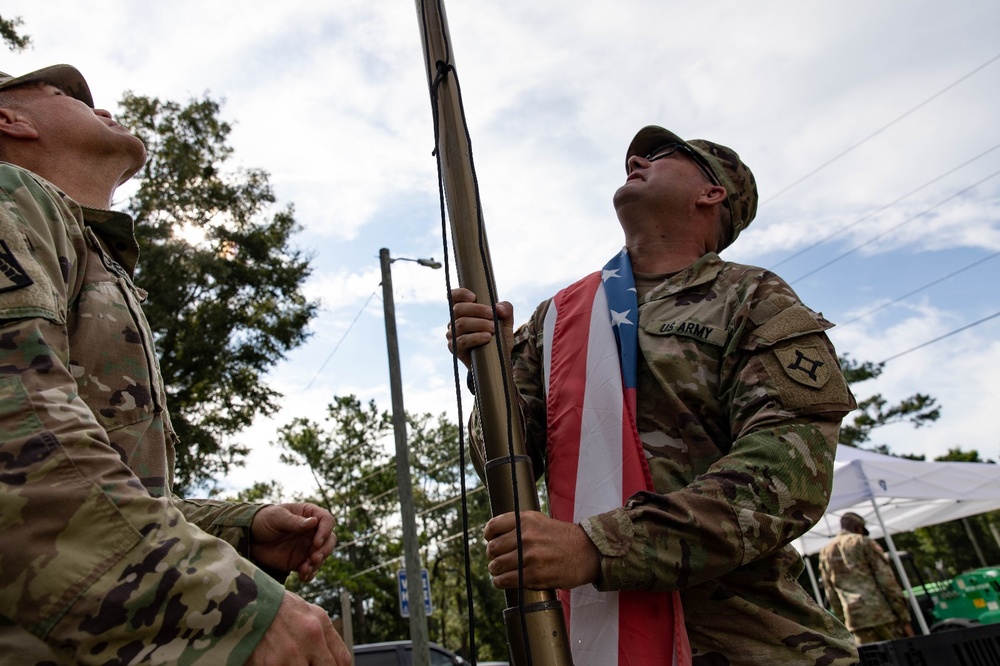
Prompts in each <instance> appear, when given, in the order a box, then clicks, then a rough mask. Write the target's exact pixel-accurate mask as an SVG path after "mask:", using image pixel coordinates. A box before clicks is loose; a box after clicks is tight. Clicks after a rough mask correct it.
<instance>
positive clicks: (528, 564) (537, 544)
mask: <svg viewBox="0 0 1000 666" xmlns="http://www.w3.org/2000/svg"><path fill="white" fill-rule="evenodd" d="M483 536H484V537H485V538H486V540H487V542H488V543H487V544H486V557H487V558H488V559H489V560H490V564H489V571H490V575H491V576H493V586H494V587H497V588H500V589H502V590H512V589H516V588H517V585H518V574H517V532H516V530H515V524H514V514H513V513H504V514H501V515H499V516H497V517H496V518H493V519H492V520H490V522H488V523H486V527H485V529H484V530H483ZM521 553H522V555H523V557H524V586H525V587H527V588H530V589H532V590H549V589H560V590H570V589H573V588H574V587H579V586H580V585H586V584H587V583H593V582H594V581H596V580H597V576H598V574H599V573H600V566H601V556H600V553H599V552H598V550H597V546H595V545H594V542H593V541H591V540H590V537H589V536H587V533H586V532H584V531H583V528H582V527H580V526H579V525H577V524H575V523H567V522H565V521H562V520H556V519H555V518H549V517H548V516H546V515H545V514H543V513H539V512H538V511H523V512H521Z"/></svg>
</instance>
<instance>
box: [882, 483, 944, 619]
mask: <svg viewBox="0 0 1000 666" xmlns="http://www.w3.org/2000/svg"><path fill="white" fill-rule="evenodd" d="M872 507H873V508H874V509H875V517H876V518H878V524H879V527H881V528H882V534H884V535H885V542H886V544H887V545H888V546H889V554H890V555H891V556H892V561H893V563H894V564H895V565H896V571H897V572H899V579H900V580H901V581H903V587H904V588H906V594H907V596H909V598H910V607H911V608H912V609H913V615H914V617H915V618H916V620H917V624H918V625H919V626H920V632H921V633H922V634H923V635H925V636H926V635H928V634H929V633H931V631H930V629H928V628H927V620H925V619H924V614H923V613H922V612H921V611H920V604H918V603H917V597H916V596H915V595H914V594H913V588H912V587H910V578H909V576H907V575H906V569H904V568H903V563H902V562H900V560H899V553H897V552H896V544H895V543H893V541H892V535H890V534H889V530H887V529H886V528H885V523H884V522H882V514H881V513H880V512H879V510H878V502H876V501H875V498H874V497H873V498H872Z"/></svg>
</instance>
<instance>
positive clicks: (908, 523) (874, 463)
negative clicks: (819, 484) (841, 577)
mask: <svg viewBox="0 0 1000 666" xmlns="http://www.w3.org/2000/svg"><path fill="white" fill-rule="evenodd" d="M873 499H874V500H875V502H876V503H877V504H878V511H879V514H881V517H882V522H883V523H884V524H885V527H886V529H887V530H888V531H889V533H890V534H897V533H899V532H909V531H912V530H915V529H916V528H918V527H926V526H928V525H936V524H938V523H944V522H947V521H949V520H957V519H958V518H963V517H965V516H971V515H975V514H978V513H984V512H986V511H992V510H994V509H1000V465H993V464H990V463H970V462H923V461H919V460H907V459H905V458H894V457H892V456H886V455H882V454H880V453H875V452H873V451H864V450H862V449H856V448H854V447H850V446H839V447H837V459H836V461H835V462H834V472H833V493H832V496H831V498H830V504H829V506H828V507H827V511H826V514H825V515H824V516H823V517H822V518H821V519H820V521H819V522H818V523H817V524H816V525H815V527H813V529H812V530H810V531H809V532H807V533H806V534H804V535H803V536H802V537H801V538H799V539H796V540H795V541H794V542H793V545H794V546H795V547H796V548H797V549H798V551H799V552H800V553H802V554H803V555H811V554H813V553H818V552H819V551H820V550H821V549H822V548H823V546H825V545H826V543H827V542H828V541H829V540H830V539H832V538H833V537H834V536H836V535H837V533H838V532H839V531H840V517H841V516H842V515H844V514H845V513H847V512H848V511H853V512H854V513H857V514H859V515H860V516H862V517H864V519H865V521H866V522H867V527H868V531H869V532H870V533H871V534H870V536H871V537H872V538H873V539H877V538H879V537H882V536H885V534H884V533H883V531H882V527H881V525H880V524H879V520H878V518H877V517H876V516H875V509H874V507H873V506H872V500H873Z"/></svg>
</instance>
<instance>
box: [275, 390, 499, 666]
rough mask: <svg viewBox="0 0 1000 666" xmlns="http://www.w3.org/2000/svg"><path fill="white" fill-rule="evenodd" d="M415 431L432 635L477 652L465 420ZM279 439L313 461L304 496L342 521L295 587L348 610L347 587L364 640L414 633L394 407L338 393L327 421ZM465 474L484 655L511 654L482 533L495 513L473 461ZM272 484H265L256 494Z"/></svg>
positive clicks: (303, 424) (410, 427) (292, 457)
mask: <svg viewBox="0 0 1000 666" xmlns="http://www.w3.org/2000/svg"><path fill="white" fill-rule="evenodd" d="M407 434H408V437H407V440H408V442H407V444H408V447H409V452H410V466H411V475H412V479H413V489H414V505H415V510H416V514H417V520H418V528H417V531H418V533H419V535H420V545H421V546H422V551H421V560H422V562H423V564H424V566H425V568H427V569H428V571H429V573H430V578H431V588H432V601H433V606H434V612H433V613H432V615H431V616H430V617H429V618H428V620H429V622H428V629H429V632H430V638H431V639H432V640H435V641H437V642H439V643H441V644H443V645H446V646H448V647H450V648H452V649H453V650H456V651H457V652H459V653H461V654H463V655H464V656H466V657H471V643H470V636H469V622H468V597H469V594H468V586H467V584H466V577H465V548H464V544H463V540H462V538H461V537H462V534H463V530H462V511H461V506H462V505H461V501H460V499H459V498H460V493H459V490H460V480H461V469H462V466H461V464H460V460H459V455H458V428H457V426H455V425H454V424H453V423H450V422H448V420H447V419H445V418H444V417H443V416H438V417H436V418H435V417H432V416H431V415H429V414H424V415H421V416H413V415H407ZM280 438H281V439H280V445H281V446H282V448H283V449H284V451H285V453H283V454H282V460H283V461H284V462H286V463H289V464H293V465H300V466H305V467H308V468H309V470H310V471H311V472H312V475H313V478H314V479H315V481H316V487H315V488H313V489H312V490H310V491H308V493H309V494H307V495H304V496H300V497H297V499H300V500H301V499H308V500H310V501H314V502H316V503H317V504H320V505H322V506H325V507H326V508H327V509H328V510H329V511H330V512H331V513H332V514H333V515H334V517H335V519H336V521H337V528H336V534H337V544H338V545H337V547H336V549H335V551H334V556H333V557H331V558H329V559H328V560H327V562H326V563H325V564H324V565H323V567H322V569H321V570H320V571H319V572H318V574H317V576H316V578H315V579H314V580H313V581H312V582H311V583H309V584H306V585H301V584H299V583H297V582H295V581H293V582H292V586H293V588H295V589H296V591H297V592H298V593H299V594H301V595H302V596H304V597H305V598H307V599H309V600H310V601H312V602H313V603H316V604H318V605H320V606H322V607H324V608H326V609H327V611H328V612H330V613H331V615H333V616H338V615H339V614H340V601H339V592H340V590H341V589H346V590H347V591H348V592H349V593H350V596H351V599H352V604H353V608H354V610H353V614H352V615H353V628H354V639H355V642H356V643H365V642H372V641H380V640H397V639H405V638H408V637H409V629H408V627H407V624H406V621H405V620H403V619H402V618H401V617H400V615H399V599H398V594H397V590H396V570H397V569H400V568H402V567H403V563H402V559H403V558H402V553H403V544H402V542H401V531H402V530H401V528H400V525H399V514H400V511H399V493H398V492H397V483H396V468H395V462H394V456H393V455H392V453H391V452H390V449H392V450H393V451H394V447H392V421H391V419H390V417H389V414H388V413H387V412H384V411H381V410H379V409H378V407H377V406H376V405H375V403H374V402H372V401H369V402H368V403H367V404H362V403H361V401H360V400H358V398H356V397H355V396H353V395H351V396H345V397H337V398H335V399H334V402H333V403H332V404H330V406H329V408H328V415H327V418H326V419H325V421H324V422H323V423H316V422H313V421H310V420H308V419H297V420H296V421H294V422H293V423H291V424H289V425H288V426H287V427H285V428H284V429H282V431H281V433H280ZM466 462H467V463H469V462H470V461H466ZM466 473H467V484H468V490H469V493H468V527H469V534H470V535H471V537H472V538H471V549H470V563H469V564H470V569H471V570H472V576H471V578H472V588H473V592H472V598H473V602H474V605H475V616H476V626H477V629H476V641H477V653H478V656H479V657H480V658H487V657H492V658H503V657H504V656H505V655H506V643H505V641H506V638H505V633H504V629H503V624H502V611H503V608H504V606H505V601H504V596H503V594H502V593H501V592H499V591H498V590H495V589H493V588H492V585H491V584H490V579H489V574H488V572H487V570H486V564H487V563H486V556H485V550H484V549H483V548H482V542H481V539H480V538H478V536H479V535H480V534H481V532H482V528H483V525H485V523H486V520H488V518H489V515H490V513H489V506H488V497H487V494H486V493H485V492H483V486H482V483H481V482H480V481H479V479H478V477H476V476H475V474H474V473H473V472H472V470H471V464H467V465H466ZM268 490H269V487H268V486H262V487H261V488H258V489H257V492H258V493H261V492H264V493H265V494H266V492H267V491H268Z"/></svg>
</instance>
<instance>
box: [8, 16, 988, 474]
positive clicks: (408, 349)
mask: <svg viewBox="0 0 1000 666" xmlns="http://www.w3.org/2000/svg"><path fill="white" fill-rule="evenodd" d="M446 9H447V13H448V19H449V24H450V31H451V36H452V40H453V43H454V48H455V54H456V56H455V62H456V65H457V68H458V74H459V77H460V80H461V84H462V90H463V93H464V101H465V107H466V113H467V116H468V120H469V127H470V131H471V134H472V141H473V150H474V152H475V159H476V165H477V167H478V176H479V181H480V185H481V188H482V189H481V192H482V200H483V202H484V212H485V219H486V226H487V231H488V234H489V238H490V244H491V252H492V256H493V262H494V269H495V271H496V274H497V285H498V289H499V291H500V293H501V294H502V296H503V297H504V298H506V299H509V300H511V301H512V302H513V303H514V306H515V316H516V318H517V320H518V321H519V322H520V321H523V320H524V319H525V318H526V317H527V316H528V315H529V314H530V312H531V310H532V309H533V308H534V306H535V305H536V304H537V303H538V302H539V301H540V300H542V299H544V298H546V297H548V296H550V295H551V294H553V293H554V292H555V291H556V290H558V289H559V288H560V287H561V286H564V285H565V284H567V283H569V282H571V281H573V280H574V279H576V278H578V277H580V276H581V275H582V274H584V273H587V272H590V271H591V270H595V269H597V268H598V267H600V265H602V264H603V263H604V261H605V260H606V259H607V258H608V257H609V256H610V255H611V254H613V253H614V252H615V251H617V250H618V248H619V247H620V246H621V244H622V235H621V230H620V228H619V227H618V224H617V222H616V220H615V217H614V210H613V208H612V206H611V194H612V193H613V192H614V190H615V189H616V188H617V187H618V185H619V184H620V183H621V182H622V179H623V178H624V170H623V161H624V151H625V147H626V146H627V145H628V142H629V140H630V139H631V137H632V135H633V134H634V133H635V131H636V130H637V129H638V128H640V127H641V126H643V125H646V124H651V123H652V124H660V125H664V126H666V127H669V128H670V129H672V130H674V131H675V132H677V133H678V134H680V135H682V136H685V137H688V138H708V139H712V140H715V141H717V142H720V143H724V144H726V145H729V146H732V147H733V148H735V149H736V150H737V151H738V152H739V153H740V154H741V156H742V157H743V159H744V160H745V161H746V163H747V164H749V165H750V166H751V168H752V169H753V171H754V173H755V175H756V177H757V181H758V185H759V188H760V193H761V202H762V204H761V207H760V211H759V213H758V217H757V219H756V221H755V222H754V223H753V225H752V226H751V227H750V228H749V229H748V230H747V231H746V232H744V234H743V235H742V236H741V237H740V239H739V240H738V241H737V243H736V244H735V245H734V246H733V247H731V248H730V249H728V250H727V251H726V252H725V253H724V258H726V259H729V260H732V261H739V262H743V263H749V264H755V265H761V266H767V267H775V266H776V269H775V270H776V272H778V273H779V274H780V275H782V276H783V277H785V278H786V279H787V280H789V281H790V282H791V283H792V285H793V287H794V288H795V289H796V291H798V293H799V295H800V296H801V297H802V299H803V300H804V301H805V302H806V303H807V304H808V305H809V306H810V307H812V308H813V309H815V310H819V311H822V312H823V313H824V314H825V315H826V316H827V317H828V318H829V319H831V320H832V321H834V322H847V321H849V320H851V319H854V318H855V317H857V316H858V315H861V314H863V313H865V312H867V311H869V310H871V309H873V308H875V307H878V306H880V305H884V304H889V305H887V306H886V307H884V308H883V309H881V310H879V311H878V312H876V313H874V314H871V315H869V316H866V317H863V318H861V319H858V320H857V321H854V322H852V323H850V324H849V325H846V326H842V327H838V328H835V329H834V330H833V331H832V333H831V337H832V339H833V341H834V343H835V344H836V346H837V348H838V351H840V352H841V353H848V354H850V355H851V356H853V357H854V358H856V359H860V360H868V361H881V360H884V359H886V358H890V357H892V356H894V355H896V354H899V353H900V352H904V351H907V350H910V349H912V348H914V347H916V346H918V345H921V344H923V343H925V342H927V341H929V340H932V339H934V338H936V337H939V336H942V335H946V334H948V333H950V332H952V331H955V330H957V329H959V328H961V327H963V326H966V325H968V324H971V323H973V322H975V321H978V320H980V319H984V318H987V317H990V316H992V315H994V314H996V313H998V312H1000V297H998V296H997V288H996V286H995V285H996V283H997V282H998V279H1000V258H995V259H993V258H989V257H991V256H992V255H993V254H995V253H997V252H998V251H1000V221H998V220H1000V196H998V195H1000V175H996V172H998V170H1000V149H995V150H992V151H991V150H990V149H991V148H994V147H996V146H998V144H1000V125H998V123H997V121H996V118H997V117H1000V93H998V92H997V91H998V90H1000V59H997V57H998V56H1000V42H998V41H997V39H996V33H997V29H998V28H1000V5H998V4H996V3H989V2H981V1H979V2H968V1H963V0H958V1H955V2H950V3H941V2H927V1H923V0H917V1H907V2H903V1H901V0H893V1H889V0H886V1H883V2H879V3H872V2H863V1H860V0H847V1H845V2H840V3H816V2H791V1H788V2H758V3H752V4H751V3H737V2H730V1H722V2H715V3H682V2H672V1H671V2H668V1H663V0H619V2H616V3H598V2H592V1H591V0H549V1H547V2H544V3H538V2H531V1H528V0H504V2H486V1H484V0H464V1H455V0H452V1H450V2H447V4H446ZM3 12H4V13H3V16H4V17H5V18H8V17H13V16H20V17H22V18H23V19H24V25H23V26H22V30H23V31H24V32H26V33H27V34H29V35H31V37H32V38H33V41H34V47H33V48H32V49H31V50H29V51H27V52H25V53H21V54H7V55H5V58H4V63H3V66H2V67H0V69H2V70H3V71H7V72H11V73H22V72H25V71H28V70H30V69H34V68H37V67H41V66H44V65H48V64H53V63H57V62H69V63H72V64H74V65H76V66H77V67H78V68H79V69H80V70H81V71H82V72H83V73H84V75H85V76H86V77H87V78H88V80H89V82H90V84H91V88H92V90H93V92H94V96H95V98H96V99H97V100H98V105H99V106H104V107H105V108H108V109H110V110H112V111H114V110H115V105H116V102H117V100H118V99H119V98H120V97H121V94H122V92H124V91H125V90H132V91H134V92H136V93H139V94H144V95H154V96H159V97H161V98H167V99H174V100H178V101H184V100H187V99H188V98H190V97H192V96H200V95H202V94H204V93H208V94H210V95H211V96H213V97H215V98H222V99H224V100H225V103H224V106H223V116H224V117H225V118H226V119H228V120H231V121H233V122H234V124H235V129H234V131H233V134H232V143H233V145H234V147H235V149H236V155H235V160H236V162H238V163H239V164H240V165H243V166H247V167H260V168H263V169H266V170H267V171H269V172H270V173H271V175H272V179H273V184H274V187H275V189H276V192H277V195H278V197H279V199H280V202H281V203H282V204H285V203H294V205H295V209H296V217H297V219H298V220H299V221H300V223H301V224H302V225H303V226H304V231H303V233H302V234H301V235H300V236H299V237H298V238H297V244H298V245H300V246H301V247H304V248H308V249H310V250H311V251H313V252H314V253H315V261H314V266H315V273H314V275H313V277H312V279H311V280H310V282H309V284H308V287H307V288H308V292H309V293H310V295H312V296H313V297H315V298H318V299H319V300H320V301H321V304H322V305H321V310H320V315H319V316H318V317H317V319H316V320H315V321H314V323H313V325H312V331H313V336H312V338H311V339H310V340H309V342H308V343H307V344H306V345H304V346H303V347H302V348H300V349H298V350H296V351H294V352H293V353H292V354H290V355H289V358H288V360H287V362H285V363H283V364H281V366H280V367H278V368H276V369H275V371H274V372H273V373H272V375H271V377H270V381H271V383H272V384H273V386H274V387H275V388H277V389H278V390H280V391H282V392H283V393H284V394H285V400H284V402H283V409H282V411H281V413H280V414H279V415H278V416H277V417H276V418H274V419H266V420H261V421H260V422H259V423H258V424H256V425H255V426H254V427H253V428H251V429H250V430H249V431H248V432H246V433H244V434H243V435H242V436H241V437H240V439H241V440H243V441H245V442H248V443H250V444H251V445H252V446H253V448H254V453H253V455H252V456H251V458H250V461H249V464H248V465H247V467H246V468H244V469H242V470H239V471H237V472H236V473H234V474H232V475H231V476H230V478H229V479H227V483H228V484H229V485H230V487H232V488H240V487H244V486H248V485H250V484H251V483H252V482H253V481H257V480H269V479H279V480H281V481H282V482H283V483H284V484H285V485H286V488H289V489H294V488H295V487H296V486H299V487H302V484H306V485H311V481H310V479H309V478H308V477H306V476H305V475H303V474H302V471H301V470H292V469H288V468H285V467H283V466H282V465H281V464H280V463H278V462H277V450H276V449H275V448H274V447H273V446H270V444H269V442H271V441H273V439H274V432H275V430H276V428H277V426H278V425H280V424H281V423H283V422H287V421H288V420H289V419H291V418H292V417H294V416H309V417H311V418H314V419H320V418H322V416H323V414H324V408H325V405H326V404H327V403H329V402H330V400H331V399H332V397H333V396H334V395H343V394H346V393H355V394H357V395H358V396H359V397H361V398H362V399H364V400H367V399H369V398H372V399H375V400H376V401H377V402H378V403H379V404H380V405H382V406H383V407H384V408H386V409H388V408H389V406H390V400H389V387H388V383H389V380H388V369H387V360H386V358H387V356H386V348H385V333H384V323H383V317H382V302H381V291H380V288H379V262H378V252H379V248H381V247H388V248H389V249H390V250H391V252H392V255H393V256H397V257H414V258H415V257H435V258H437V259H438V260H440V259H442V257H443V250H442V240H441V233H440V218H439V215H440V213H439V211H438V202H437V183H436V175H435V165H434V160H433V158H432V156H431V149H432V148H433V137H432V126H431V112H430V103H429V99H428V92H427V85H426V80H425V75H424V70H423V56H422V54H421V50H420V41H419V33H418V28H417V19H416V8H415V5H414V3H413V2H402V1H400V2H394V1H393V2H390V1H388V0H380V1H379V2H370V1H369V0H339V1H338V2H334V3H316V2H306V1H300V0H289V1H286V2H282V3H264V2H260V1H258V0H245V1H242V2H239V3H236V2H204V1H202V2H190V1H187V0H169V1H164V2H160V3H130V2H122V1H118V2H114V1H111V0H104V1H91V2H87V3H79V2H71V1H70V0H46V2H37V1H34V0H13V1H11V2H7V3H5V5H4V10H3ZM986 151H989V152H986ZM984 152H986V154H985V155H981V154H982V153H984ZM977 156H978V158H977ZM973 158H977V159H973ZM970 160H971V161H970ZM966 163H967V164H966ZM824 165H825V166H824ZM960 165H964V166H962V167H961V168H958V167H960ZM820 167H822V168H820ZM817 169H818V170H817ZM949 172H950V173H949ZM810 174H811V175H810ZM804 177H805V178H804ZM803 178H804V180H803ZM800 180H801V182H799V181H800ZM911 192H912V194H910V193H911ZM123 194H124V192H123ZM907 194H909V196H905V197H904V195H907ZM833 234H836V235H833ZM831 235H833V237H832V238H830V239H828V240H823V239H826V238H827V237H828V236H831ZM449 241H450V239H449ZM817 241H823V242H820V243H818V244H817ZM814 245H815V246H814ZM813 246H814V247H813ZM807 248H808V249H807ZM803 250H806V251H803ZM845 253H849V254H845ZM841 255H845V256H843V258H840V259H838V257H841ZM834 259H838V260H837V261H835V262H834V263H831V264H830V265H828V266H826V267H824V268H821V269H820V270H818V271H816V272H815V273H813V274H812V275H809V276H808V277H801V276H805V275H806V274H807V273H811V272H812V271H814V270H816V269H817V268H818V267H820V266H822V265H823V264H826V263H827V262H830V261H831V260H834ZM979 261H981V262H982V263H980V264H979V265H976V266H972V264H974V263H975V262H979ZM970 266H972V267H970ZM956 271H961V272H960V273H959V274H957V275H956V276H954V277H952V278H950V279H948V280H943V281H941V282H939V283H938V284H935V285H933V286H931V287H929V288H927V289H924V290H922V291H920V292H919V293H916V294H914V295H912V296H910V297H908V298H906V299H902V300H899V301H898V302H892V301H894V300H895V299H897V298H899V297H900V296H902V295H904V294H906V293H908V292H910V291H913V290H915V289H917V288H919V287H922V286H923V285H925V284H928V283H932V282H935V281H937V280H940V279H941V278H943V277H944V276H946V275H948V274H951V273H953V272H956ZM800 278H801V279H800ZM393 282H394V284H395V287H396V290H395V301H396V314H397V326H398V328H399V335H400V348H401V354H402V373H403V382H404V393H405V398H404V400H405V404H406V407H407V409H409V410H411V411H420V412H423V411H429V412H432V413H435V414H436V413H440V412H445V413H447V414H449V415H450V416H452V417H454V415H455V413H456V407H455V389H454V386H453V380H452V374H451V362H450V357H449V356H448V354H447V352H446V350H445V346H444V326H445V322H446V321H447V309H446V302H445V294H444V271H441V270H438V271H434V270H430V269H427V268H423V267H420V266H418V265H416V264H414V263H409V262H397V263H395V264H394V265H393ZM373 293H374V294H375V295H374V297H372V294H373ZM370 297H371V300H370V301H369V298H370ZM366 302H367V306H366V307H365V303H366ZM355 321H356V323H353V322H355ZM352 323H353V327H352ZM345 333H346V335H345ZM998 337H1000V317H997V318H994V319H990V320H988V321H986V322H984V323H982V324H979V325H977V326H974V327H972V328H969V329H967V330H965V331H963V332H961V333H957V334H955V335H952V336H950V337H948V338H946V339H944V340H942V341H940V342H937V343H935V344H932V345H929V346H926V347H924V348H922V349H919V350H917V351H914V352H911V353H907V354H905V355H903V356H900V357H899V358H896V359H894V360H892V361H890V362H889V363H888V364H887V365H886V368H885V372H884V374H883V375H882V377H881V378H880V379H878V380H877V381H874V382H868V383H865V384H861V385H859V386H857V387H856V390H857V394H858V397H859V398H864V397H867V396H869V395H871V394H872V393H876V392H879V393H882V394H883V395H884V396H885V397H886V398H887V399H888V400H890V401H894V400H898V399H900V398H902V397H905V396H908V395H910V394H912V393H914V392H917V391H920V392H924V393H929V394H931V395H933V396H935V397H936V398H938V400H939V402H940V404H941V406H942V417H941V419H940V421H938V422H937V423H936V424H935V425H933V426H931V427H928V428H923V429H921V430H913V429H912V428H910V427H909V426H903V425H897V426H891V427H888V428H885V429H883V430H882V431H879V432H878V433H877V435H876V438H875V443H884V444H887V445H889V446H890V448H891V449H892V450H893V451H895V452H898V453H922V454H926V455H927V456H929V457H934V456H936V455H941V454H943V453H945V452H946V451H947V450H948V448H949V447H954V446H961V447H962V448H965V449H971V448H976V449H978V450H979V451H980V453H981V454H982V455H983V456H985V457H987V458H991V459H997V458H1000V435H998V434H997V433H996V428H995V426H994V425H993V419H992V414H993V413H994V412H995V411H996V409H997V405H1000V387H998V382H997V378H998V376H1000V373H998V372H997V368H998V367H1000V342H998ZM338 344H339V347H337V345H338ZM335 348H336V351H335V352H334V349H335ZM321 367H322V370H320V368H321ZM465 397H466V399H468V398H469V396H468V394H465ZM468 406H469V403H466V411H467V410H468Z"/></svg>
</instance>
